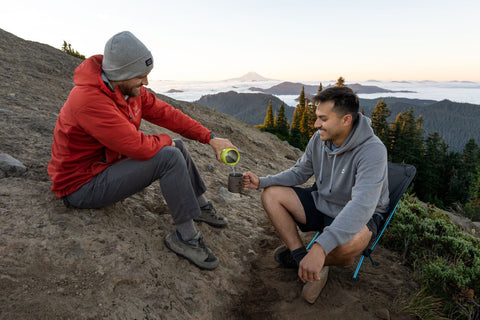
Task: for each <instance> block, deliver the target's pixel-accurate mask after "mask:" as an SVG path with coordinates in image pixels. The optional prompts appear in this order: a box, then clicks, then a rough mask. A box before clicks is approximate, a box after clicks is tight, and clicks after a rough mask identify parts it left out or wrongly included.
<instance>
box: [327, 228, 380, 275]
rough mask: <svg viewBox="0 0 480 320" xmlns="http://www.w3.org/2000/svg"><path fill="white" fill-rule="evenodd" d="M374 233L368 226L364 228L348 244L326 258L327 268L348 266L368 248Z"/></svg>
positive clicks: (333, 251) (336, 249) (337, 248)
mask: <svg viewBox="0 0 480 320" xmlns="http://www.w3.org/2000/svg"><path fill="white" fill-rule="evenodd" d="M371 237H372V232H371V231H370V230H369V229H368V227H367V226H364V227H363V228H362V229H361V230H360V231H359V232H358V233H357V234H356V235H355V236H353V238H352V239H351V240H350V241H349V242H347V243H346V244H344V245H342V246H339V247H336V248H335V249H333V250H332V251H331V252H330V253H329V254H328V255H327V257H326V258H325V265H327V266H348V265H351V264H352V263H353V262H354V260H355V258H356V257H357V256H359V255H360V254H361V253H362V251H363V250H365V248H366V247H367V245H368V243H369V241H370V239H371Z"/></svg>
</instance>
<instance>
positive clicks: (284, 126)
mask: <svg viewBox="0 0 480 320" xmlns="http://www.w3.org/2000/svg"><path fill="white" fill-rule="evenodd" d="M288 129H289V128H288V121H287V117H286V116H285V104H284V103H283V102H282V104H281V105H280V109H279V110H278V117H277V123H276V126H275V131H276V133H277V135H278V137H279V138H280V139H281V140H287V139H288V136H289V134H288Z"/></svg>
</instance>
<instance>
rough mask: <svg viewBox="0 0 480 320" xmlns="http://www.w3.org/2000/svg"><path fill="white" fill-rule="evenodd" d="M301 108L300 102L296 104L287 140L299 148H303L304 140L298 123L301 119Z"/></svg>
mask: <svg viewBox="0 0 480 320" xmlns="http://www.w3.org/2000/svg"><path fill="white" fill-rule="evenodd" d="M302 115H303V108H302V107H301V105H300V104H298V105H297V107H296V108H295V111H294V113H293V120H292V125H291V127H290V136H289V138H288V142H289V143H290V144H291V145H292V146H294V147H297V148H299V149H301V150H303V149H304V142H303V137H302V132H301V131H300V124H301V121H302Z"/></svg>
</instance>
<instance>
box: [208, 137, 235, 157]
mask: <svg viewBox="0 0 480 320" xmlns="http://www.w3.org/2000/svg"><path fill="white" fill-rule="evenodd" d="M208 144H209V145H210V146H211V147H212V149H213V151H214V152H215V154H216V155H217V160H218V161H220V162H221V161H222V159H221V158H220V154H221V153H222V150H223V149H227V148H234V149H237V150H238V148H237V147H235V146H234V145H233V144H232V143H231V142H230V140H228V139H223V138H217V137H215V138H213V139H210V142H209V143H208Z"/></svg>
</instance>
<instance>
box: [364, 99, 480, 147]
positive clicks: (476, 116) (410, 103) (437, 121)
mask: <svg viewBox="0 0 480 320" xmlns="http://www.w3.org/2000/svg"><path fill="white" fill-rule="evenodd" d="M381 99H382V98H377V99H360V106H361V107H362V108H363V109H364V111H365V114H367V115H369V114H371V113H372V112H373V110H374V108H375V105H376V104H377V102H378V101H380V100H381ZM385 102H386V103H387V107H388V108H389V109H390V111H391V112H392V114H391V116H390V117H389V118H388V120H389V121H394V120H395V117H396V116H397V115H398V114H399V113H401V112H405V111H407V110H409V109H410V108H412V107H413V111H414V114H415V118H418V117H419V116H420V115H421V116H422V118H423V129H424V130H425V133H426V134H430V133H434V132H435V131H437V132H438V133H439V134H440V136H441V137H442V138H443V139H444V140H445V142H446V143H447V145H448V146H449V147H450V149H451V150H454V151H457V152H462V151H463V148H464V147H465V144H466V143H467V141H468V140H469V139H471V138H473V139H475V140H476V142H477V144H480V126H479V125H478V124H479V123H480V106H479V105H476V104H470V103H459V102H453V101H450V100H442V101H433V100H420V99H406V98H391V97H390V98H385Z"/></svg>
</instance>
